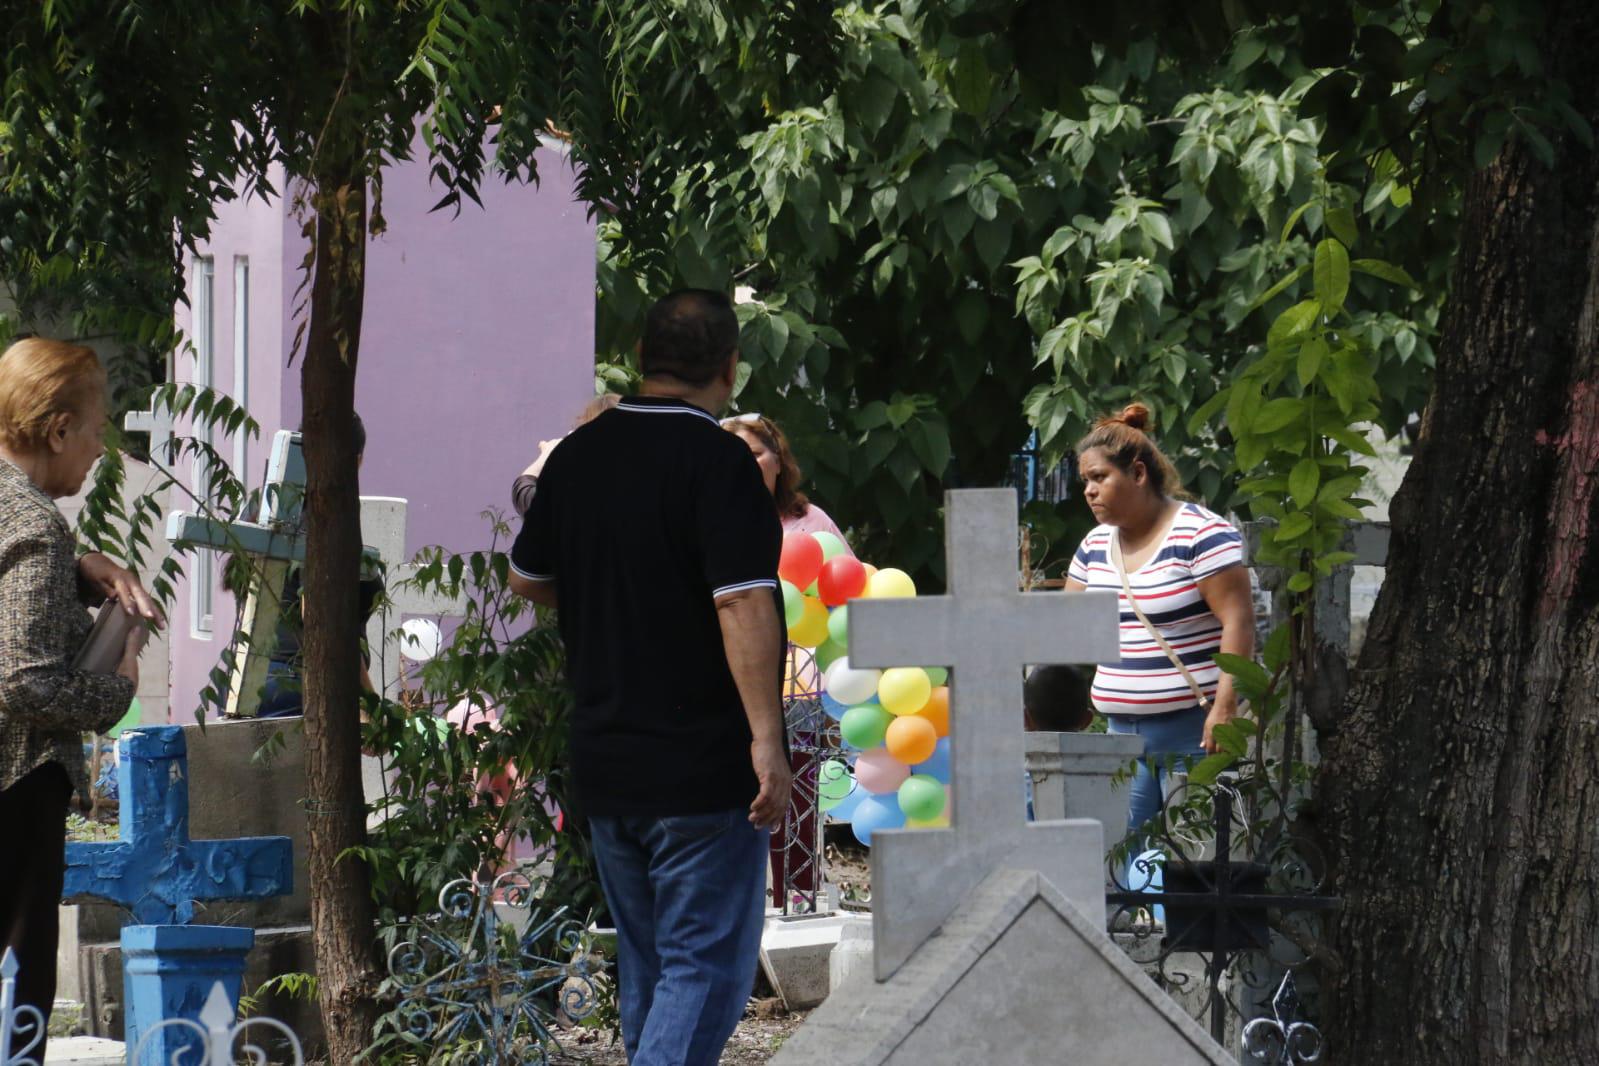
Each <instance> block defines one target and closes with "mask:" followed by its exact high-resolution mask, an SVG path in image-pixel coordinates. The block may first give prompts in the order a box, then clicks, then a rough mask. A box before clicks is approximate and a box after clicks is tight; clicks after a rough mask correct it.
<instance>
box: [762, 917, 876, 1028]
mask: <svg viewBox="0 0 1599 1066" xmlns="http://www.w3.org/2000/svg"><path fill="white" fill-rule="evenodd" d="M851 925H855V926H862V927H866V928H868V929H869V928H870V925H871V919H870V918H868V917H867V916H866V915H864V914H848V913H844V912H842V911H833V912H829V913H826V914H775V915H771V916H769V917H768V918H767V919H766V929H765V930H764V931H763V932H762V934H761V970H762V971H763V972H764V973H765V974H766V979H767V981H769V982H771V985H772V988H773V990H775V991H776V992H777V994H778V996H779V997H781V999H782V1000H783V1006H784V1007H786V1008H787V1009H788V1010H791V1011H796V1010H809V1009H810V1008H812V1007H814V1006H816V1005H817V1004H818V1003H820V1002H822V1001H823V1000H824V999H826V998H827V995H828V992H829V991H830V990H831V978H830V973H831V971H830V966H831V963H832V957H833V951H834V949H835V947H836V946H837V945H838V943H839V941H840V939H841V938H842V936H843V935H844V931H845V929H846V928H847V927H849V926H851Z"/></svg>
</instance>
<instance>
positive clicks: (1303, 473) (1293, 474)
mask: <svg viewBox="0 0 1599 1066" xmlns="http://www.w3.org/2000/svg"><path fill="white" fill-rule="evenodd" d="M1320 487H1321V467H1320V465H1318V464H1317V462H1316V460H1314V459H1309V458H1306V459H1301V460H1299V462H1297V463H1295V464H1294V468H1293V469H1292V470H1291V471H1289V473H1288V494H1289V495H1290V496H1292V497H1293V500H1294V503H1296V504H1298V505H1299V506H1300V507H1309V506H1310V505H1311V504H1313V503H1315V502H1316V490H1317V489H1318V488H1320Z"/></svg>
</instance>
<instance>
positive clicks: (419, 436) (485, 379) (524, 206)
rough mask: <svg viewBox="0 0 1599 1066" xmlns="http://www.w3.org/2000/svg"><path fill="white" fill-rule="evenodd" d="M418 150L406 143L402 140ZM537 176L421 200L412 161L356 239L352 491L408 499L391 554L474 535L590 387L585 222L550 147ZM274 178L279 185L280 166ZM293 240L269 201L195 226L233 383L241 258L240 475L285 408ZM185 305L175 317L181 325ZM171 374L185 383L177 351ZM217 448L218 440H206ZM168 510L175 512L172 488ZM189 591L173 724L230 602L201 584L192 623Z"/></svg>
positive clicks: (175, 673) (255, 474) (210, 661)
mask: <svg viewBox="0 0 1599 1066" xmlns="http://www.w3.org/2000/svg"><path fill="white" fill-rule="evenodd" d="M418 152H419V155H422V154H425V153H423V151H422V149H421V146H420V145H419V146H418ZM539 172H540V175H541V176H542V183H541V184H540V185H539V186H537V187H531V186H520V185H511V186H507V185H505V184H504V183H502V182H500V181H498V180H491V181H490V182H489V184H488V185H487V186H486V187H485V188H484V189H483V190H482V197H483V204H484V206H483V208H481V209H480V208H478V207H477V206H476V205H474V204H468V205H467V206H466V207H464V208H463V209H462V211H461V214H460V215H459V216H454V215H452V214H451V213H450V212H448V211H444V212H438V213H430V212H429V210H428V209H429V208H430V207H432V205H433V204H434V203H435V202H436V201H437V199H438V195H439V193H438V190H437V189H435V188H432V187H430V186H429V184H428V181H427V166H426V164H425V163H410V164H406V165H404V166H400V167H397V168H394V169H392V170H390V171H389V173H388V174H387V175H386V178H385V181H384V188H383V213H384V216H385V217H386V219H387V221H388V231H387V232H386V233H385V234H384V235H383V236H381V237H379V238H378V239H376V240H375V241H373V242H372V245H371V247H370V248H369V250H368V261H367V288H366V308H365V318H364V322H363V326H362V339H361V355H360V359H361V366H360V372H359V375H358V384H357V389H356V407H357V409H358V410H359V411H360V413H361V417H362V419H363V420H364V421H365V422H366V426H367V432H368V438H369V439H368V444H367V453H366V463H365V465H364V467H363V468H362V471H361V493H362V495H366V496H399V497H403V498H405V499H406V500H408V501H409V508H408V513H407V523H406V548H407V552H408V553H414V552H416V551H417V550H418V549H420V548H422V547H425V546H427V545H432V544H442V545H444V546H445V547H446V548H449V549H450V550H452V551H468V550H472V549H475V548H481V547H485V546H487V544H488V541H489V535H490V531H489V529H488V526H487V524H486V523H485V522H484V521H483V519H482V518H481V517H480V516H481V512H483V511H484V510H485V509H488V508H499V509H501V510H504V511H509V510H510V487H511V481H512V479H513V478H514V477H515V476H516V475H517V474H519V473H521V471H522V469H523V468H524V467H525V466H526V465H527V464H528V463H529V462H531V461H532V459H533V457H534V456H535V455H536V454H537V453H538V442H539V440H540V439H541V438H547V437H552V436H557V435H559V434H561V433H564V432H565V431H566V430H567V429H569V428H570V426H571V422H572V419H573V418H574V417H575V416H576V414H577V413H578V411H579V409H580V408H581V407H582V405H583V404H584V403H585V402H586V401H587V400H588V398H589V396H590V395H592V393H593V388H594V298H595V294H594V285H595V281H594V255H595V237H594V226H593V223H592V222H590V221H589V219H588V217H587V213H586V209H585V207H584V206H583V205H582V204H581V203H579V202H576V201H575V199H574V197H573V192H572V188H573V172H572V170H571V167H570V166H569V165H568V163H567V162H566V158H565V155H564V153H563V152H560V151H558V150H555V149H545V150H543V151H541V152H540V153H539ZM276 177H278V178H279V179H280V180H278V181H277V182H276V183H275V184H276V187H277V188H279V189H282V188H284V185H283V183H282V181H281V175H278V176H276ZM304 248H305V244H304V242H303V240H302V238H301V236H300V224H299V222H298V221H297V220H296V219H294V218H292V217H291V216H290V215H289V213H288V211H286V210H285V208H284V206H283V204H282V203H281V202H280V201H274V202H271V203H263V202H261V201H260V200H249V201H239V200H235V201H233V202H231V203H227V204H222V205H219V208H218V217H217V223H216V226H215V227H214V230H213V235H212V239H211V240H210V241H209V242H208V243H207V244H206V245H205V246H204V247H203V248H202V249H200V255H202V256H209V257H210V259H211V262H212V264H213V272H214V273H213V294H214V298H213V300H212V314H211V316H210V317H211V319H212V322H213V324H214V325H213V339H212V344H211V348H212V352H213V359H212V361H213V364H214V373H213V377H212V380H213V382H214V384H215V385H216V386H217V387H219V388H221V389H223V390H225V391H227V392H229V393H230V394H231V395H234V396H235V397H237V396H238V391H237V389H238V382H236V381H235V374H234V372H233V363H234V349H235V328H234V321H235V319H234V300H235V293H234V288H235V285H234V261H235V258H236V257H244V258H246V259H247V260H248V262H249V265H250V270H249V279H248V284H249V290H248V295H249V312H250V313H249V315H248V325H247V329H246V336H247V338H248V341H249V371H248V374H247V379H248V380H247V382H246V386H245V387H246V397H245V399H246V402H247V405H248V407H249V409H250V412H251V414H252V415H254V417H255V418H256V420H257V421H258V422H260V423H261V430H262V435H261V439H260V440H259V441H256V442H252V443H251V444H250V446H249V454H248V456H247V465H246V469H248V471H249V483H250V485H251V486H252V487H255V486H258V485H259V483H260V480H261V476H262V468H263V466H264V464H265V461H266V451H267V448H268V446H269V443H270V441H271V438H272V434H273V433H274V432H275V431H276V430H278V429H280V428H293V427H294V426H296V425H297V424H298V423H299V418H300V390H299V367H300V364H299V362H298V360H296V362H295V364H294V366H293V367H290V366H288V359H289V354H290V352H289V349H290V345H291V344H292V342H293V338H294V328H295V327H294V322H293V311H294V307H295V304H296V303H297V297H296V289H297V287H298V286H299V283H300V261H301V258H302V256H303V255H304ZM195 286H196V270H195V269H194V267H193V266H192V265H191V270H190V293H191V307H190V308H181V307H180V308H179V309H178V312H177V318H178V322H179V325H180V326H182V328H183V329H184V330H185V332H188V333H190V334H191V335H192V331H193V326H194V310H193V308H194V304H193V303H192V301H193V294H194V292H195ZM174 373H175V376H176V377H177V378H178V379H179V380H183V381H192V380H196V376H197V367H196V366H195V359H194V358H191V357H188V356H180V357H179V359H178V365H177V366H176V367H175V370H174ZM223 450H224V452H225V453H226V454H229V455H230V456H231V455H232V448H231V445H229V446H228V447H226V448H224V449H223ZM174 506H175V508H176V509H180V510H188V509H190V507H189V504H188V502H187V501H184V500H181V499H180V500H178V501H175V502H174ZM194 607H195V602H194V596H193V593H192V591H191V590H190V589H189V588H188V587H187V585H186V584H185V585H184V586H182V587H180V588H179V590H178V595H177V602H176V604H175V610H174V616H173V619H172V635H173V641H172V703H171V706H172V718H173V720H174V721H179V722H182V721H189V720H191V718H192V714H193V709H194V708H195V706H197V704H198V701H199V692H200V689H201V688H202V687H203V686H204V684H205V679H206V676H207V674H208V673H209V671H210V670H211V668H212V667H213V666H214V665H215V664H216V662H217V659H218V656H219V655H220V653H221V652H222V650H223V649H224V648H225V647H226V644H227V641H228V639H229V638H230V636H231V634H232V629H233V617H234V606H233V604H232V601H231V599H230V598H229V597H228V596H227V595H226V594H225V593H223V592H221V591H220V589H218V590H216V591H214V593H213V613H212V632H211V634H210V635H209V636H207V635H205V634H202V633H199V632H197V628H196V625H195V622H196V619H195V616H194Z"/></svg>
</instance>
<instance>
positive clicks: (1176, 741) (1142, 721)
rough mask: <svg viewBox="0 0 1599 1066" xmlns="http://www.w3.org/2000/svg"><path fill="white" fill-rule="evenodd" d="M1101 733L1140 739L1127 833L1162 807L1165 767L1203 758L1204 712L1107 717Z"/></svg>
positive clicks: (1154, 814) (1201, 709) (1146, 820)
mask: <svg viewBox="0 0 1599 1066" xmlns="http://www.w3.org/2000/svg"><path fill="white" fill-rule="evenodd" d="M1105 729H1106V731H1107V732H1110V733H1132V734H1136V735H1138V736H1141V737H1143V738H1144V756H1143V758H1141V759H1139V760H1138V769H1137V771H1136V772H1135V773H1134V774H1133V783H1132V788H1131V790H1130V792H1129V795H1128V802H1127V831H1128V832H1129V833H1131V832H1134V831H1136V830H1138V829H1141V828H1142V827H1143V826H1144V825H1145V823H1147V822H1148V821H1149V820H1150V819H1151V818H1154V817H1155V816H1156V815H1157V814H1159V813H1160V812H1161V810H1162V808H1163V807H1164V806H1165V804H1166V792H1165V789H1166V782H1165V777H1166V770H1167V767H1168V765H1170V766H1172V767H1176V768H1182V767H1183V766H1184V765H1187V764H1191V763H1195V762H1198V761H1199V760H1200V759H1203V758H1204V757H1205V749H1203V748H1201V747H1200V746H1199V742H1200V740H1201V738H1202V737H1203V736H1204V733H1205V709H1204V708H1203V707H1200V706H1197V705H1196V706H1193V707H1190V708H1189V709H1188V710H1186V711H1172V712H1170V713H1168V714H1111V715H1106V716H1105ZM1141 850H1143V849H1142V848H1137V849H1134V852H1133V853H1134V854H1137V853H1138V851H1141Z"/></svg>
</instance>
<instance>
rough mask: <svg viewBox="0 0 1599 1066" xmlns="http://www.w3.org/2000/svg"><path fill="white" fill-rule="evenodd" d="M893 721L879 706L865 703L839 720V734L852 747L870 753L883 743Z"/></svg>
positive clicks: (847, 712)
mask: <svg viewBox="0 0 1599 1066" xmlns="http://www.w3.org/2000/svg"><path fill="white" fill-rule="evenodd" d="M893 720H894V716H893V715H891V714H889V713H888V712H887V711H885V710H883V708H881V707H879V706H878V705H877V704H875V703H863V704H861V705H860V706H859V707H851V708H850V709H849V710H847V711H845V712H844V717H843V718H840V719H839V720H838V732H839V735H840V736H842V737H843V738H844V743H846V744H848V745H849V746H850V747H852V748H859V749H860V750H861V751H870V750H872V749H873V748H875V747H877V746H878V745H879V744H881V743H882V742H883V737H884V736H885V735H886V734H887V733H888V723H890V722H892V721H893Z"/></svg>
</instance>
